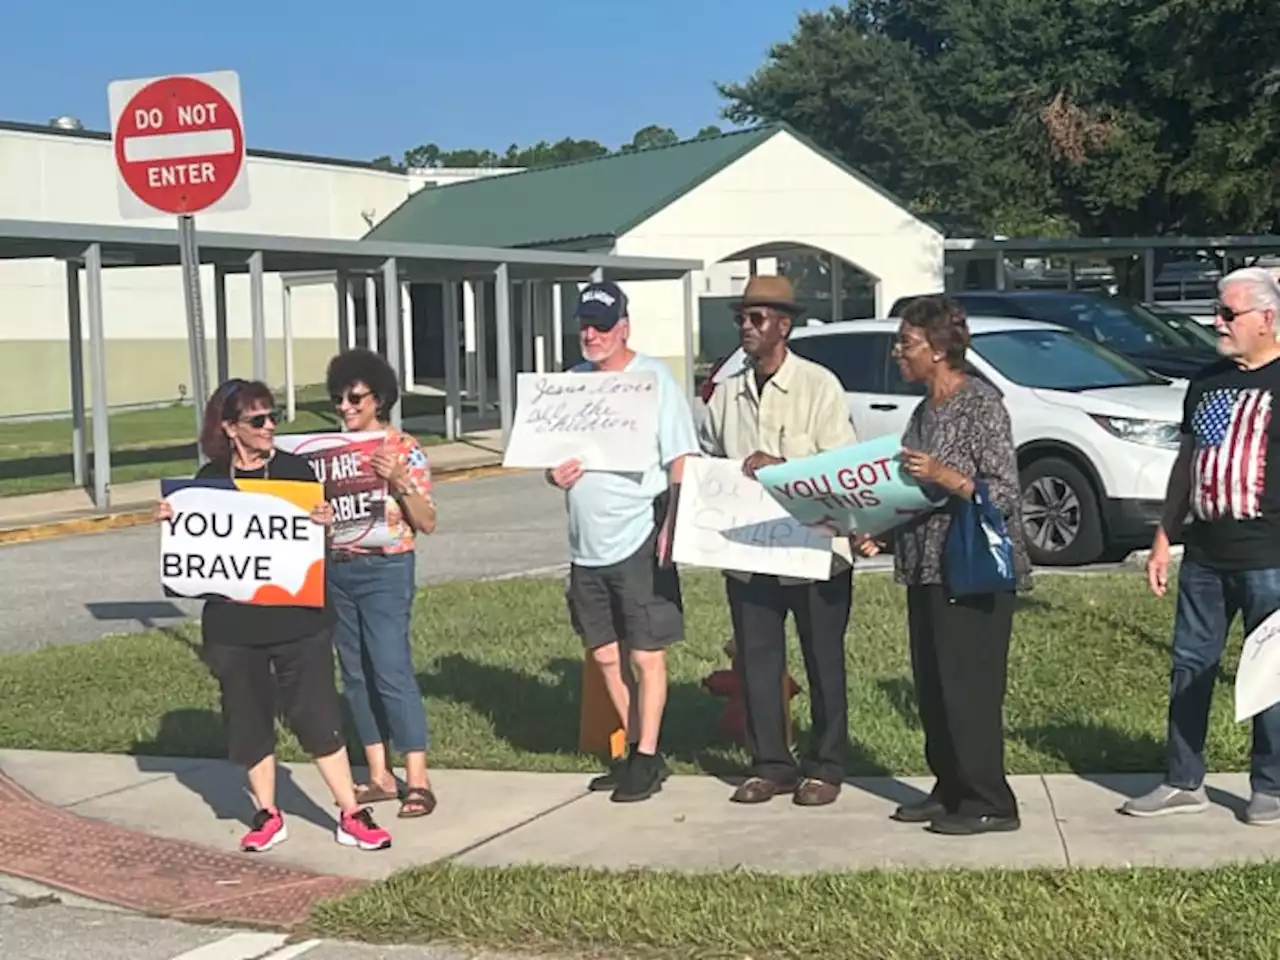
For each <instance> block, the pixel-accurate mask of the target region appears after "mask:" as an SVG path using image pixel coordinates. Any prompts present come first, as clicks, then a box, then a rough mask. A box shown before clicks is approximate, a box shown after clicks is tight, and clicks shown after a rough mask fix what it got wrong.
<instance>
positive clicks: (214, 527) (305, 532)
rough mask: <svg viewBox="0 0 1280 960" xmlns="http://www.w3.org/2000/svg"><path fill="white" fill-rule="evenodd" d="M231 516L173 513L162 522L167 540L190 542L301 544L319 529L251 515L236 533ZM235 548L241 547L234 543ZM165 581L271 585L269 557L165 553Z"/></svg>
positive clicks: (293, 519)
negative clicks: (175, 538) (181, 579)
mask: <svg viewBox="0 0 1280 960" xmlns="http://www.w3.org/2000/svg"><path fill="white" fill-rule="evenodd" d="M236 519H237V518H236V517H235V516H234V515H233V514H230V513H226V514H219V513H208V514H206V513H200V512H197V511H175V512H174V514H173V516H172V517H169V518H168V519H167V520H165V521H164V523H165V525H166V526H167V527H168V528H169V535H170V536H179V535H184V536H186V537H190V538H191V539H192V540H202V539H205V538H208V537H213V538H216V539H219V540H231V539H233V538H234V539H236V540H244V541H252V540H261V541H269V540H285V541H289V540H292V541H300V542H305V541H308V540H311V539H312V538H313V537H315V536H317V535H319V536H323V532H321V531H320V528H319V527H317V526H316V525H315V524H313V523H312V521H311V518H310V517H298V516H287V517H286V516H279V515H276V514H270V515H267V516H261V515H258V514H253V515H251V516H249V517H247V518H244V520H245V524H244V529H243V531H237V529H236ZM236 546H241V544H239V543H237V544H236ZM161 564H162V568H163V572H164V576H165V577H186V578H189V579H223V580H256V581H259V582H262V583H270V582H271V557H270V556H269V555H264V554H254V553H252V552H245V551H243V550H236V551H235V552H228V553H220V552H210V551H208V550H203V551H202V552H199V553H175V552H171V551H165V552H164V553H163V554H162V555H161Z"/></svg>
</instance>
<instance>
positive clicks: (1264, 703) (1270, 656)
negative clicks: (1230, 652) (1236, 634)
mask: <svg viewBox="0 0 1280 960" xmlns="http://www.w3.org/2000/svg"><path fill="white" fill-rule="evenodd" d="M1277 703H1280V610H1277V611H1276V612H1275V613H1273V614H1271V616H1269V617H1267V619H1265V620H1263V621H1262V622H1261V623H1260V624H1258V625H1257V626H1256V627H1254V628H1253V632H1252V633H1250V634H1249V635H1248V636H1247V637H1245V638H1244V648H1243V649H1242V650H1241V651H1240V666H1239V667H1237V668H1236V723H1240V722H1241V721H1244V720H1249V719H1251V718H1252V717H1254V716H1256V715H1258V714H1259V713H1261V712H1262V711H1263V710H1266V709H1267V708H1268V707H1271V706H1274V705H1275V704H1277Z"/></svg>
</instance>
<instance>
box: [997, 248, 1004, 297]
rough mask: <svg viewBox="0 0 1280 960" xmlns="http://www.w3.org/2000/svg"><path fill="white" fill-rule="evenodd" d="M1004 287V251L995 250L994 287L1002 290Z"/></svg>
mask: <svg viewBox="0 0 1280 960" xmlns="http://www.w3.org/2000/svg"><path fill="white" fill-rule="evenodd" d="M1004 288H1005V276H1004V251H1003V250H1000V251H997V252H996V289H997V290H1003V289H1004Z"/></svg>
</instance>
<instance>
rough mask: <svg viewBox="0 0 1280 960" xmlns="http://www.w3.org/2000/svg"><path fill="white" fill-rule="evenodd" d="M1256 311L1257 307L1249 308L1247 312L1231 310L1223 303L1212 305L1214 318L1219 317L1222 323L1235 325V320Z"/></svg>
mask: <svg viewBox="0 0 1280 960" xmlns="http://www.w3.org/2000/svg"><path fill="white" fill-rule="evenodd" d="M1257 309H1258V308H1257V307H1250V308H1249V309H1248V310H1239V311H1236V310H1232V309H1231V308H1230V307H1228V306H1227V305H1226V304H1225V303H1215V304H1214V305H1213V312H1214V314H1215V315H1216V316H1219V317H1221V318H1222V322H1223V323H1235V322H1236V321H1237V320H1239V319H1240V318H1241V317H1243V316H1244V315H1245V314H1246V313H1253V312H1255V311H1256V310H1257Z"/></svg>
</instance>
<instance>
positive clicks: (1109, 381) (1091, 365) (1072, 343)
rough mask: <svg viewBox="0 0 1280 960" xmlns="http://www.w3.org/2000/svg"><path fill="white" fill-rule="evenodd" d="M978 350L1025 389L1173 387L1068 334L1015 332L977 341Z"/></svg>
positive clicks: (1086, 341)
mask: <svg viewBox="0 0 1280 960" xmlns="http://www.w3.org/2000/svg"><path fill="white" fill-rule="evenodd" d="M973 350H974V351H975V352H976V353H978V354H979V355H981V356H982V358H983V359H984V360H986V361H987V363H989V364H991V365H992V366H993V367H995V368H996V369H997V370H999V371H1000V373H1001V374H1002V375H1003V376H1005V377H1007V378H1008V379H1009V380H1012V381H1013V382H1014V383H1016V384H1019V385H1020V386H1024V387H1032V388H1039V389H1043V390H1093V389H1099V388H1103V387H1136V386H1146V385H1150V384H1160V383H1168V381H1167V380H1166V379H1165V378H1163V377H1157V376H1155V375H1154V374H1151V373H1148V372H1147V371H1146V370H1143V369H1142V368H1141V367H1139V366H1137V365H1136V364H1134V363H1131V362H1130V361H1129V360H1126V359H1125V358H1124V357H1122V356H1120V354H1118V353H1116V352H1115V351H1114V350H1111V349H1109V348H1107V347H1104V346H1102V345H1101V344H1098V343H1094V342H1093V341H1092V340H1086V339H1085V338H1084V337H1082V336H1080V335H1079V334H1077V333H1072V332H1070V331H1067V330H1010V331H1007V332H1003V333H983V334H979V335H977V336H975V337H974V338H973Z"/></svg>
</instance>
